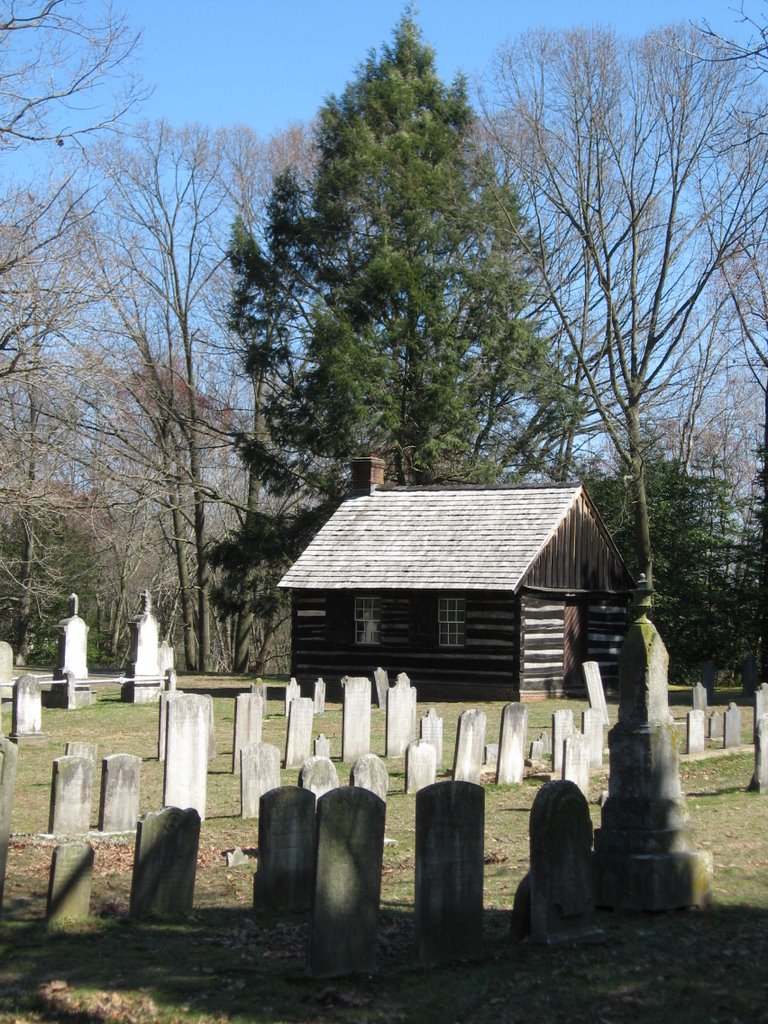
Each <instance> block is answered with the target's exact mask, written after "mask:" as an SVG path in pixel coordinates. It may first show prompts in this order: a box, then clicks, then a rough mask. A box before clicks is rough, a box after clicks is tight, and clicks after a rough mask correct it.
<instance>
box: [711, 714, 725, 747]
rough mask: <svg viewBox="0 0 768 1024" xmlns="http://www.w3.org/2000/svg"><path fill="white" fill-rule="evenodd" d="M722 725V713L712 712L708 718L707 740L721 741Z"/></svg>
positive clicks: (723, 723)
mask: <svg viewBox="0 0 768 1024" xmlns="http://www.w3.org/2000/svg"><path fill="white" fill-rule="evenodd" d="M724 725H725V722H724V718H723V712H722V711H713V712H712V714H711V715H710V716H709V738H710V739H711V740H721V739H722V738H723V727H724Z"/></svg>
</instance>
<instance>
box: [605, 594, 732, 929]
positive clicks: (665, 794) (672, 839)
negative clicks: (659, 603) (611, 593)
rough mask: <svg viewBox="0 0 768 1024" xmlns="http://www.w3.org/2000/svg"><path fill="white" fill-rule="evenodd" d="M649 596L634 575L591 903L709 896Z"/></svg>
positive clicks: (640, 905) (694, 901) (671, 905)
mask: <svg viewBox="0 0 768 1024" xmlns="http://www.w3.org/2000/svg"><path fill="white" fill-rule="evenodd" d="M650 599H651V592H650V590H649V589H648V588H647V586H646V585H645V581H644V580H643V579H642V578H641V582H640V585H639V586H638V590H637V592H636V600H635V614H634V622H633V623H632V625H631V626H630V629H629V632H628V633H627V638H626V640H625V642H624V646H623V647H622V650H621V655H620V657H619V720H618V722H617V724H616V725H615V726H614V727H613V729H611V731H610V732H609V734H608V749H609V752H610V769H611V771H610V782H609V790H608V799H607V800H606V802H605V804H604V806H603V810H602V820H601V827H600V828H599V829H598V830H597V831H596V832H595V855H594V868H595V902H596V903H597V905H598V906H604V907H616V908H623V909H632V910H674V909H679V908H685V907H694V906H704V905H706V903H708V902H709V898H710V892H711V884H712V859H711V855H710V854H708V853H705V852H701V851H697V850H695V849H694V845H693V834H692V831H691V828H690V825H689V821H688V813H687V810H686V807H685V801H684V798H683V795H682V790H681V787H680V773H679V767H678V742H679V740H678V736H677V733H676V731H675V729H674V725H673V722H672V717H671V715H670V714H669V706H668V702H667V667H668V662H669V659H668V655H667V651H666V648H665V647H664V644H663V642H662V640H661V637H660V636H659V634H658V632H657V631H656V628H655V627H654V625H653V623H651V622H650V621H649V620H648V617H647V612H648V610H649V608H650Z"/></svg>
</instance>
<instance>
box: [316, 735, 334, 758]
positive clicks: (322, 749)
mask: <svg viewBox="0 0 768 1024" xmlns="http://www.w3.org/2000/svg"><path fill="white" fill-rule="evenodd" d="M312 753H313V754H314V755H315V757H330V756H331V741H330V740H329V739H328V737H327V736H326V735H325V733H324V732H321V733H319V734H318V735H317V736H315V739H314V742H313V744H312Z"/></svg>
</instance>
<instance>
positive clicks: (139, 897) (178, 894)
mask: <svg viewBox="0 0 768 1024" xmlns="http://www.w3.org/2000/svg"><path fill="white" fill-rule="evenodd" d="M199 842H200V815H199V814H198V813H197V811H196V810H195V809H194V807H189V808H187V809H186V810H181V808H179V807H164V808H163V810H162V811H154V812H151V813H149V814H144V815H142V817H141V818H139V821H138V826H137V828H136V846H135V852H134V858H133V879H132V882H131V902H130V911H129V913H130V916H131V917H132V918H134V919H141V918H148V917H149V918H151V917H156V918H181V917H186V916H187V915H189V914H190V913H191V912H192V904H193V901H194V895H195V875H196V872H197V847H198V844H199Z"/></svg>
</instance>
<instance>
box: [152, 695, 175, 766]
mask: <svg viewBox="0 0 768 1024" xmlns="http://www.w3.org/2000/svg"><path fill="white" fill-rule="evenodd" d="M177 695H178V690H174V691H173V693H161V694H160V697H159V698H158V702H157V759H158V761H164V760H165V737H166V734H167V732H168V701H170V700H173V699H174V698H175V697H176V696H177Z"/></svg>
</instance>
